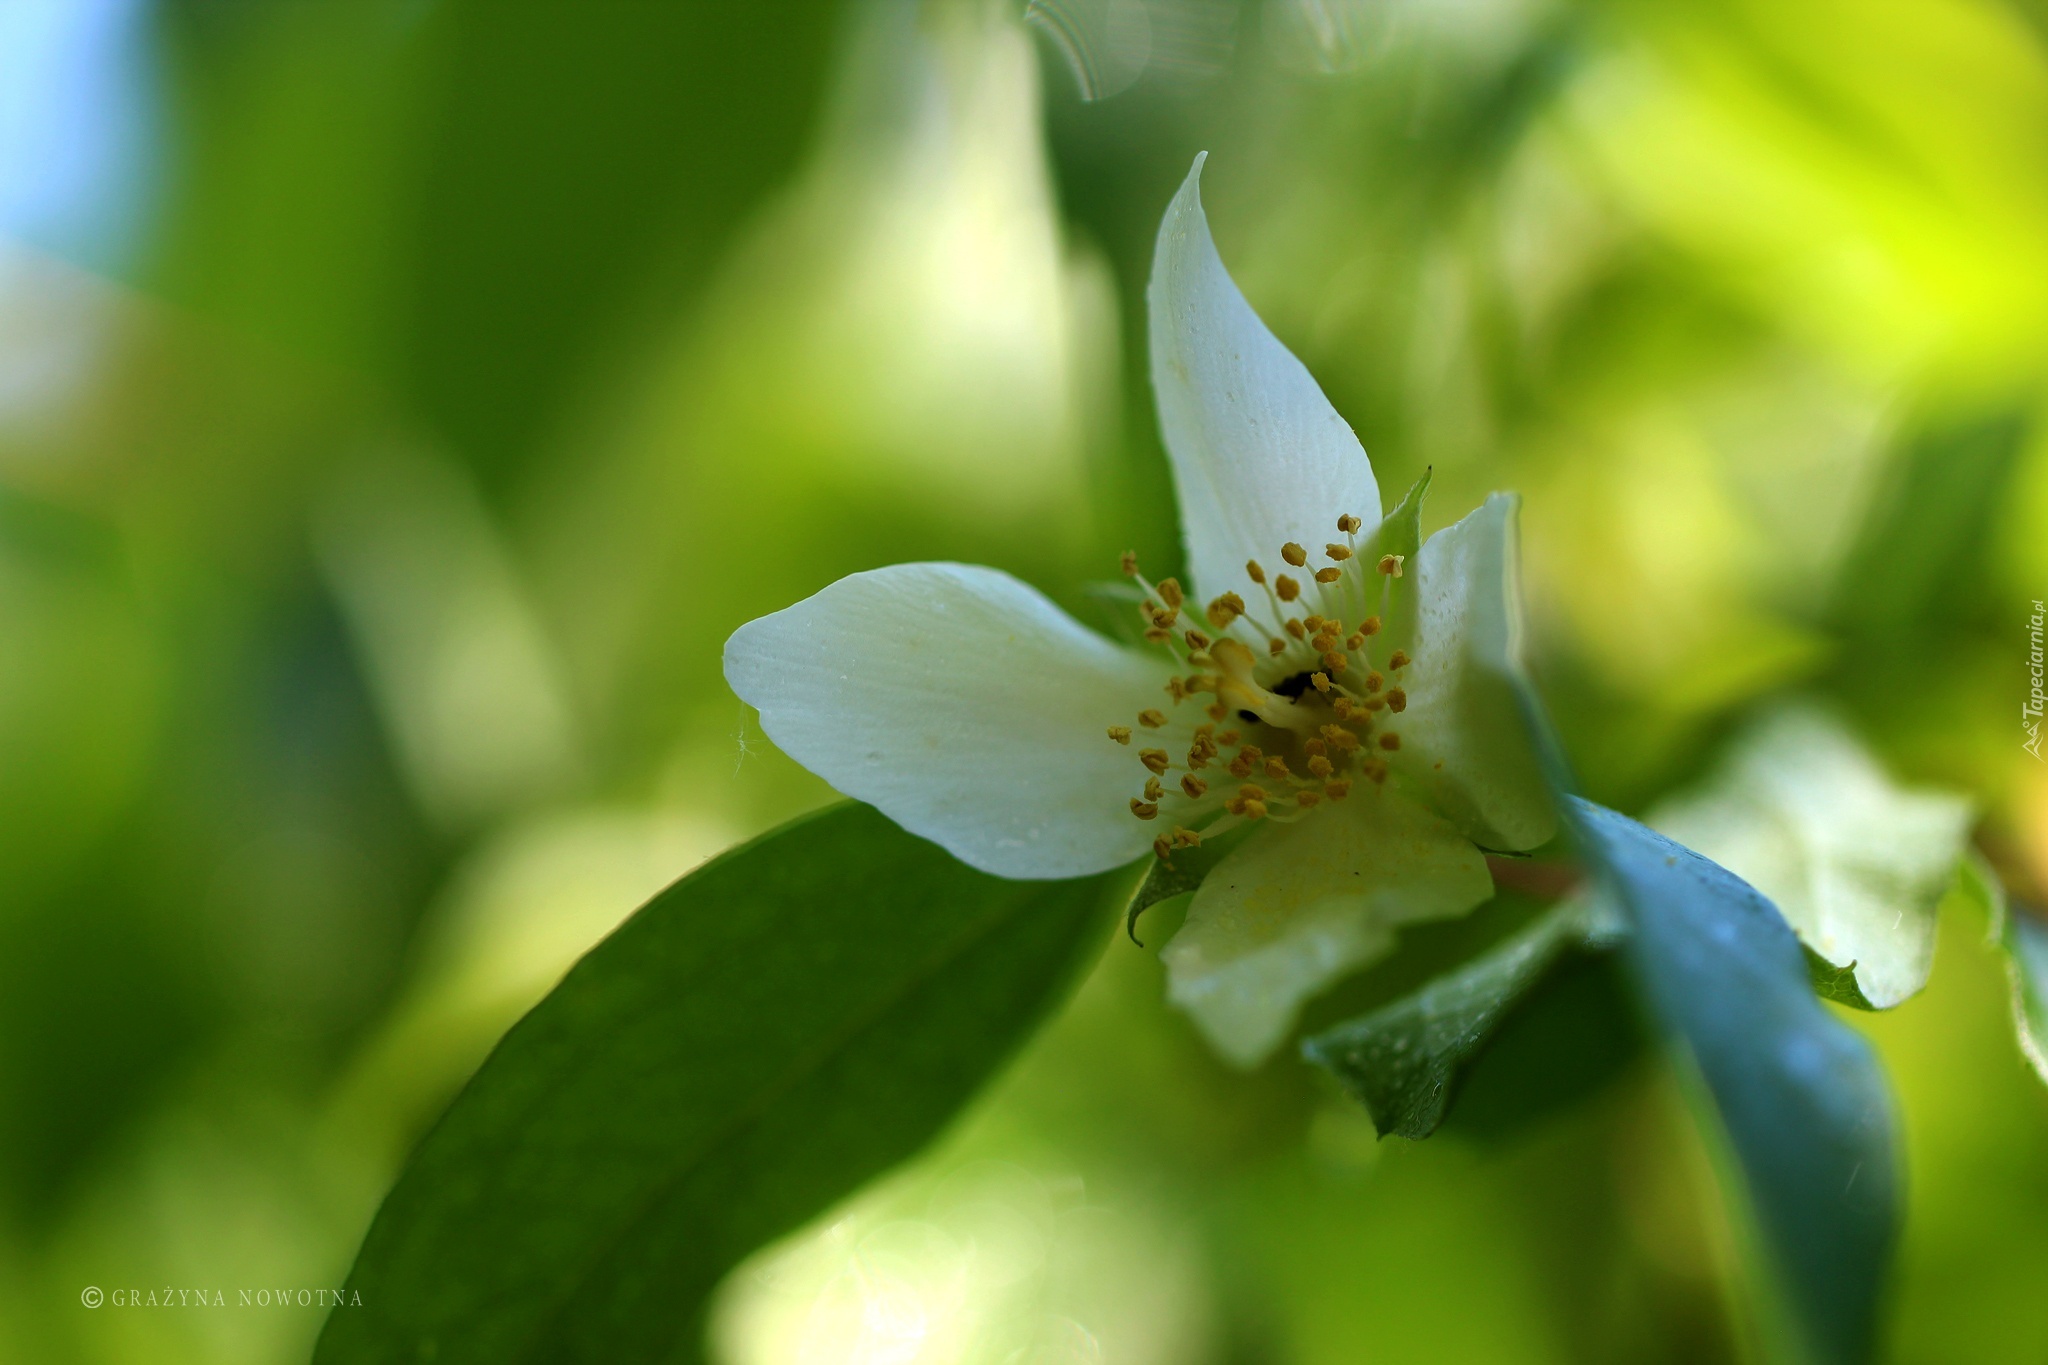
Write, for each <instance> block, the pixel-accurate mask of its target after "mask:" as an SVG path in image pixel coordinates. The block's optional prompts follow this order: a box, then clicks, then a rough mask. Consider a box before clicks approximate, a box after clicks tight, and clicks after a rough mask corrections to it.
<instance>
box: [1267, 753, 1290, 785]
mask: <svg viewBox="0 0 2048 1365" xmlns="http://www.w3.org/2000/svg"><path fill="white" fill-rule="evenodd" d="M1266 776H1268V777H1270V778H1272V779H1273V780H1274V781H1275V782H1285V781H1286V780H1287V779H1288V777H1289V776H1291V774H1289V773H1288V771H1287V760H1286V759H1284V758H1282V757H1280V755H1278V754H1274V755H1273V756H1272V757H1271V758H1269V759H1267V760H1266Z"/></svg>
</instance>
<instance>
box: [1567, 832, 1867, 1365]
mask: <svg viewBox="0 0 2048 1365" xmlns="http://www.w3.org/2000/svg"><path fill="white" fill-rule="evenodd" d="M1572 807H1573V809H1574V811H1575V812H1576V816H1577V825H1578V829H1579V832H1580V835H1581V837H1582V838H1583V840H1584V843H1585V845H1586V849H1587V852H1588V854H1589V856H1590V857H1591V858H1592V859H1594V860H1595V861H1596V862H1597V863H1598V864H1599V866H1600V867H1601V868H1602V869H1603V870H1604V871H1605V872H1606V874H1607V875H1608V877H1609V878H1610V879H1611V882H1612V887H1613V890H1614V891H1615V893H1616V894H1617V896H1618V898H1619V899H1620V901H1621V904H1622V906H1623V908H1624V909H1625V910H1626V911H1627V914H1628V920H1629V931H1630V932H1629V938H1628V941H1627V948H1626V950H1625V951H1626V952H1627V953H1628V954H1629V958H1630V961H1631V962H1632V964H1633V965H1634V968H1635V972H1636V975H1637V977H1638V979H1639V981H1640V983H1641V985H1642V989H1643V994H1644V997H1645V999H1646V1002H1647V1003H1648V1005H1649V1008H1650V1010H1651V1013H1652V1014H1653V1015H1654V1016H1655V1017H1656V1018H1657V1019H1658V1021H1659V1022H1660V1023H1661V1024H1662V1026H1663V1027H1664V1029H1665V1030H1666V1032H1667V1033H1668V1034H1669V1035H1670V1036H1671V1038H1672V1039H1673V1041H1674V1043H1676V1044H1677V1046H1678V1047H1679V1048H1680V1049H1681V1050H1682V1051H1683V1053H1684V1054H1686V1055H1689V1056H1690V1058H1691V1060H1692V1061H1693V1062H1694V1063H1695V1064H1696V1066H1697V1068H1698V1074H1699V1077H1700V1079H1701V1080H1702V1081H1703V1082H1704V1088H1705V1092H1706V1096H1707V1097H1708V1098H1709V1099H1710V1100H1711V1104H1712V1109H1713V1112H1714V1114H1715V1115H1716V1116H1717V1117H1718V1119H1719V1125H1720V1128H1721V1129H1722V1131H1723V1133H1724V1134H1725V1136H1726V1138H1727V1142H1728V1146H1729V1147H1730V1148H1731V1149H1732V1153H1733V1156H1734V1158H1735V1161H1736V1163H1737V1164H1738V1166H1739V1168H1740V1173H1741V1179H1742V1182H1743V1184H1744V1185H1745V1186H1746V1189H1747V1193H1748V1195H1749V1205H1750V1209H1751V1212H1752V1214H1753V1216H1754V1229H1755V1232H1756V1234H1757V1238H1758V1241H1759V1243H1760V1250H1761V1252H1762V1254H1763V1256H1764V1258H1765V1260H1766V1262H1767V1264H1768V1269H1769V1270H1770V1271H1771V1272H1773V1273H1772V1274H1769V1275H1765V1276H1758V1277H1756V1279H1757V1282H1758V1286H1759V1288H1761V1289H1764V1292H1766V1293H1769V1292H1771V1290H1772V1289H1775V1290H1776V1292H1777V1293H1778V1294H1779V1295H1781V1296H1782V1299H1781V1302H1779V1303H1778V1304H1776V1305H1775V1306H1776V1307H1778V1308H1779V1309H1781V1310H1782V1311H1783V1313H1784V1315H1785V1318H1786V1320H1787V1323H1788V1325H1789V1327H1790V1330H1791V1332H1792V1334H1793V1335H1794V1337H1795V1338H1796V1339H1797V1341H1798V1343H1799V1350H1798V1354H1797V1355H1796V1357H1795V1358H1800V1359H1805V1360H1809V1361H1812V1362H1815V1365H1852V1363H1853V1362H1857V1361H1866V1360H1869V1359H1870V1358H1871V1354H1872V1351H1873V1349H1874V1342H1875V1335H1876V1313H1877V1303H1878V1292H1879V1289H1880V1287H1881V1283H1882V1281H1883V1278H1884V1275H1885V1272H1886V1270H1887V1268H1888V1264H1889V1261H1890V1259H1891V1253H1892V1247H1893V1243H1894V1241H1895V1240H1896V1237H1897V1233H1898V1205H1899V1194H1898V1188H1897V1172H1896V1166H1895V1158H1894V1154H1893V1151H1892V1143H1891V1134H1892V1107H1891V1099H1890V1095H1889V1093H1888V1091H1887V1089H1886V1086H1885V1082H1884V1079H1883V1077H1882V1074H1881V1073H1880V1072H1879V1070H1878V1067H1877V1062H1876V1058H1875V1057H1874V1056H1873V1054H1872V1053H1871V1050H1870V1048H1869V1046H1868V1044H1866V1043H1865V1042H1864V1041H1863V1039H1862V1038H1861V1037H1859V1036H1858V1035H1857V1034H1855V1033H1854V1032H1852V1031H1851V1030H1850V1029H1849V1028H1847V1027H1846V1026H1845V1025H1844V1024H1842V1023H1841V1022H1840V1021H1839V1020H1837V1019H1835V1018H1833V1017H1832V1016H1830V1015H1829V1014H1828V1012H1827V1010H1826V1008H1825V1007H1824V1006H1823V1005H1821V1003H1820V1002H1819V1001H1818V1000H1817V999H1816V998H1815V997H1814V994H1813V989H1812V986H1811V985H1810V983H1809V981H1808V977H1807V968H1806V961H1805V958H1804V957H1803V956H1802V954H1801V952H1800V950H1799V943H1798V940H1797V939H1796V938H1795V937H1794V936H1793V934H1792V931H1791V929H1790V928H1788V927H1787V926H1786V924H1785V922H1784V920H1783V918H1782V917H1780V916H1779V914H1778V912H1777V911H1776V909H1774V908H1773V907H1772V905H1771V903H1770V902H1769V901H1767V900H1765V899H1764V898H1763V897H1762V896H1761V895H1760V894H1758V893H1757V892H1756V890H1755V889H1754V888H1752V887H1750V886H1749V885H1748V884H1747V883H1745V882H1743V881H1742V880H1740V879H1739V878H1737V877H1736V876H1735V875H1734V874H1733V873H1730V872H1728V871H1727V870H1726V869H1724V868H1722V867H1720V866H1718V865H1716V864H1714V863H1712V862H1709V861H1708V860H1707V859H1705V858H1702V857H1700V856H1699V855H1698V854H1696V853H1693V852H1692V851H1691V850H1689V849H1686V848H1684V847H1682V846H1680V845H1678V844H1675V843H1672V842H1671V841H1670V840H1669V839H1666V838H1664V837H1663V836H1662V835H1659V834H1657V833H1655V832H1653V831H1651V830H1649V829H1647V828H1646V827H1644V826H1642V825H1640V824H1637V823H1636V822H1635V821H1633V820H1630V819H1628V818H1627V817H1626V816H1622V815H1617V814H1615V813H1614V812H1613V811H1610V810H1606V809H1604V808H1602V807H1599V806H1595V805H1593V804H1591V803H1590V802H1586V801H1580V800H1574V801H1573V802H1572Z"/></svg>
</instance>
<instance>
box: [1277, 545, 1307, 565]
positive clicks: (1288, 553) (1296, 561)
mask: <svg viewBox="0 0 2048 1365" xmlns="http://www.w3.org/2000/svg"><path fill="white" fill-rule="evenodd" d="M1280 557H1281V558H1282V559H1284V560H1286V561H1287V562H1288V563H1289V564H1292V565H1293V566H1294V567H1295V568H1297V569H1298V568H1300V567H1301V566H1302V565H1304V564H1306V563H1308V551H1307V550H1304V549H1302V548H1301V547H1300V546H1299V545H1297V544H1295V543H1294V542H1293V541H1291V540H1290V541H1288V542H1287V543H1286V544H1285V545H1282V546H1281V547H1280Z"/></svg>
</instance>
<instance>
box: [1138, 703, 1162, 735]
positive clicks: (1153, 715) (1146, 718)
mask: <svg viewBox="0 0 2048 1365" xmlns="http://www.w3.org/2000/svg"><path fill="white" fill-rule="evenodd" d="M1138 724H1140V725H1142V726H1144V727H1145V728H1146V729H1147V730H1157V729H1158V728H1159V727H1160V726H1162V725H1164V724H1166V713H1165V712H1164V711H1155V710H1153V709H1152V708H1151V707H1149V706H1148V707H1146V708H1145V709H1144V710H1143V711H1140V712H1139V713H1138Z"/></svg>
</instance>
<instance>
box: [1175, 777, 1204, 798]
mask: <svg viewBox="0 0 2048 1365" xmlns="http://www.w3.org/2000/svg"><path fill="white" fill-rule="evenodd" d="M1180 789H1181V790H1182V791H1184V792H1186V793H1187V794H1188V800H1190V801H1199V800H1201V799H1202V796H1203V794H1204V793H1206V792H1207V791H1208V790H1209V784H1208V783H1207V782H1204V781H1203V780H1202V779H1201V778H1199V777H1196V776H1195V775H1194V774H1193V773H1189V774H1187V775H1186V776H1184V777H1182V778H1181V780H1180Z"/></svg>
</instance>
